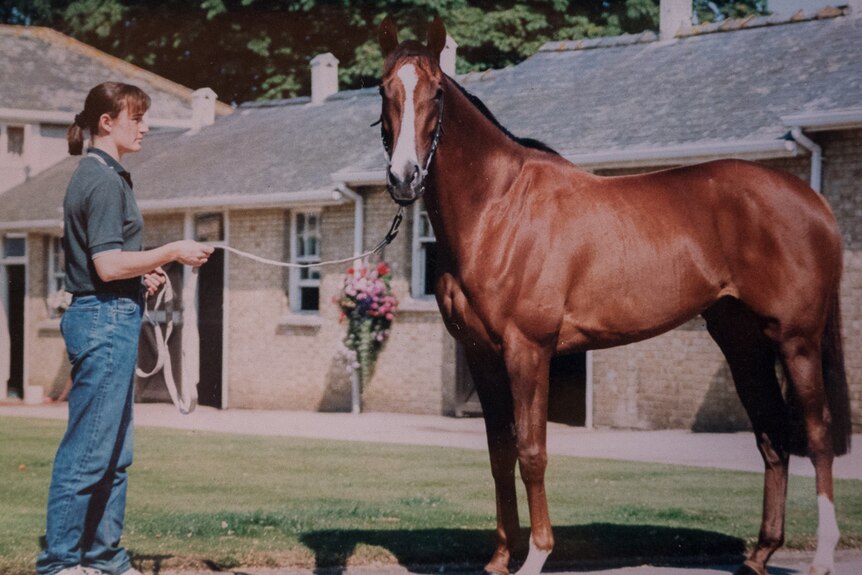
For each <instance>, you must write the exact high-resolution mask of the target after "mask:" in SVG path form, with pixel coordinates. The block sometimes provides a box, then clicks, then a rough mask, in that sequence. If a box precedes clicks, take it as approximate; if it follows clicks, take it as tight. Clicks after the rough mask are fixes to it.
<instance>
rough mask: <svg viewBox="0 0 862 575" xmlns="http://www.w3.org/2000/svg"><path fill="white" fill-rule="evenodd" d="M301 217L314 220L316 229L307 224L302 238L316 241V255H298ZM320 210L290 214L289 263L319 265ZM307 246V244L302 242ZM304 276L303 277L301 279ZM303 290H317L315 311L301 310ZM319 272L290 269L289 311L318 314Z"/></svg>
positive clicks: (292, 212)
mask: <svg viewBox="0 0 862 575" xmlns="http://www.w3.org/2000/svg"><path fill="white" fill-rule="evenodd" d="M300 216H302V217H303V218H305V219H306V222H307V220H308V217H310V216H313V217H314V218H316V222H317V223H316V227H315V228H314V229H309V228H308V226H307V224H306V225H305V226H304V230H303V237H304V239H306V240H309V239H316V240H317V242H316V245H317V253H313V254H308V253H302V254H301V253H300V250H299V241H298V240H299V218H300ZM321 216H322V210H321V209H320V208H316V209H315V208H307V209H299V210H293V211H291V213H290V261H292V262H294V263H297V264H316V263H320V261H321V258H320V251H321V241H322V233H321V232H322V230H321ZM304 243H305V244H306V245H308V242H307V241H306V242H304ZM303 276H305V277H303ZM304 288H317V292H318V302H317V309H303V308H302V290H303V289H304ZM319 294H320V270H319V269H318V268H309V269H296V268H291V269H290V280H289V286H288V299H289V301H290V309H291V311H293V312H296V313H309V314H317V313H319V312H320V296H319Z"/></svg>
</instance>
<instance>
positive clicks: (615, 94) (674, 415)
mask: <svg viewBox="0 0 862 575" xmlns="http://www.w3.org/2000/svg"><path fill="white" fill-rule="evenodd" d="M685 4H686V3H685V2H676V3H675V5H677V7H680V8H681V15H677V16H675V17H674V12H673V11H670V12H669V15H670V16H671V17H670V18H669V19H667V20H663V22H662V30H660V31H659V33H658V34H656V33H652V32H647V33H643V34H638V35H626V36H620V37H615V38H601V39H595V40H581V41H572V42H555V43H551V44H548V45H546V46H543V47H542V48H541V49H540V50H539V52H537V53H536V54H535V55H534V56H533V57H531V58H528V59H527V60H526V61H524V62H523V63H521V64H519V65H517V66H514V67H511V68H507V69H504V70H494V71H488V72H485V73H481V74H479V73H474V74H469V75H466V76H462V77H459V78H458V79H459V81H460V82H461V83H462V84H463V85H464V86H465V87H466V88H467V89H468V90H469V91H471V92H473V93H475V94H476V95H477V96H479V97H480V98H481V99H482V100H483V101H484V102H485V103H486V104H487V106H488V107H489V108H490V109H491V110H492V111H493V112H494V114H495V115H496V116H497V118H498V119H499V120H500V122H501V123H502V124H503V125H504V126H506V127H507V128H508V129H509V130H510V131H512V132H513V133H515V134H517V135H520V136H529V137H535V138H538V139H541V140H542V141H544V142H546V143H547V144H549V145H550V146H552V147H553V148H555V149H556V150H558V151H559V152H560V153H561V154H562V155H563V156H564V157H566V158H568V159H570V160H571V161H573V162H574V163H575V164H577V165H579V166H581V167H583V168H585V169H589V170H591V171H594V172H597V173H601V174H622V173H631V172H634V171H645V170H651V169H656V168H662V167H667V166H672V165H681V164H688V163H694V162H698V161H703V160H709V159H715V158H720V157H738V158H745V159H750V160H754V161H758V162H763V163H764V164H766V165H770V166H775V167H779V168H782V169H785V170H788V171H790V172H792V173H794V174H796V175H798V176H799V177H801V178H803V179H805V180H807V181H810V182H811V184H812V186H813V187H815V188H816V189H819V190H820V191H821V192H822V193H823V194H824V195H825V196H826V198H827V199H828V200H829V201H830V203H831V204H832V206H833V208H834V210H835V212H836V215H837V216H838V218H839V221H840V225H841V229H842V231H843V233H844V238H845V247H846V252H845V253H846V256H845V262H846V265H845V267H846V271H845V277H844V283H843V288H842V298H843V312H844V334H845V340H846V345H845V351H846V355H847V367H848V373H849V376H850V383H851V396H852V401H853V411H854V425H855V429H856V430H857V431H858V430H860V429H862V348H860V346H859V345H857V344H855V342H858V341H859V340H860V336H862V293H860V292H862V194H860V189H859V188H860V183H859V182H860V180H862V60H860V58H859V55H858V46H860V45H862V25H860V22H862V20H860V18H859V17H860V15H862V6H859V5H858V3H853V4H852V5H851V7H849V8H848V7H844V8H830V9H824V10H821V11H819V12H818V13H816V14H796V15H794V16H793V17H791V18H786V19H780V18H775V17H762V18H750V19H746V20H739V21H737V20H733V21H725V22H721V23H718V24H709V25H700V26H693V25H691V24H690V22H691V17H690V15H691V13H690V9H688V11H686V8H685ZM450 56H451V55H450ZM312 74H313V75H314V79H315V81H313V82H312V84H313V93H312V95H311V97H310V98H297V99H292V100H287V101H275V102H264V103H256V104H248V105H243V106H241V107H240V108H239V109H238V110H237V111H236V112H235V113H234V114H232V115H230V116H228V117H225V118H222V119H219V120H218V121H216V122H215V123H214V124H213V125H210V126H206V127H203V128H201V129H199V130H194V131H182V130H175V131H167V130H163V131H161V133H157V134H153V135H152V136H151V137H149V138H148V140H147V141H146V142H145V146H144V151H142V152H140V153H138V154H135V155H132V156H129V157H128V162H127V164H128V167H129V168H130V170H131V172H132V174H133V176H134V179H135V186H136V195H137V196H138V199H139V205H140V207H141V209H142V211H143V212H144V214H145V219H146V228H145V229H146V242H147V244H148V245H156V244H160V243H163V242H165V241H169V240H173V239H180V238H184V237H186V238H198V239H201V240H205V241H210V242H212V243H213V244H214V245H219V244H228V245H230V246H232V247H234V248H237V249H240V250H244V251H247V252H251V253H254V254H257V255H259V256H262V257H266V258H270V259H275V260H287V259H300V260H302V261H315V260H317V261H321V260H330V259H339V258H349V257H351V256H352V255H355V254H358V253H361V252H363V251H365V250H367V249H369V248H370V247H372V246H374V245H375V244H376V243H377V242H378V241H379V240H380V238H381V237H382V236H383V235H384V234H385V232H386V231H387V229H388V226H389V221H390V219H391V217H392V215H393V214H394V212H395V205H394V204H393V203H392V202H391V200H389V198H388V195H387V194H386V192H385V190H384V188H383V183H384V167H385V164H384V158H383V153H382V148H381V145H380V141H379V131H378V129H377V128H373V127H370V125H371V124H372V123H374V122H375V121H376V120H377V118H378V117H379V105H380V100H379V97H378V95H377V91H376V90H375V89H366V90H354V91H342V92H339V91H338V90H337V80H336V78H337V61H336V60H335V59H334V58H332V57H331V55H323V56H320V57H318V58H316V59H315V60H314V61H312ZM441 145H445V142H444V143H442V144H441ZM75 164H76V160H75V159H69V160H66V161H63V162H61V163H60V164H58V165H56V166H54V167H53V168H50V169H48V170H45V171H44V172H43V173H41V174H39V175H37V176H35V177H33V178H31V179H30V180H29V181H28V182H26V183H24V184H22V185H19V186H17V187H15V188H14V189H12V190H10V191H9V192H7V193H5V194H3V195H2V196H0V233H3V234H7V236H8V234H10V233H16V234H19V236H22V237H25V238H26V248H27V249H26V256H25V258H24V259H25V261H24V264H25V267H26V277H27V278H28V279H27V286H26V297H25V298H24V300H23V304H22V305H23V314H21V315H22V316H23V318H24V319H23V322H24V326H25V329H24V330H23V331H24V339H25V341H24V345H23V346H21V347H22V349H23V351H22V352H21V355H20V357H18V358H17V359H16V361H18V362H19V363H20V364H21V366H22V370H21V371H22V372H23V374H24V375H23V377H24V379H23V381H24V386H25V387H26V386H38V387H40V388H42V389H44V391H45V393H47V394H51V393H55V392H56V391H55V390H56V389H57V387H58V386H60V385H61V383H62V381H63V379H64V378H65V376H66V370H67V369H68V368H67V366H66V362H65V358H64V352H63V345H62V338H61V337H60V335H59V332H58V330H57V324H58V319H57V318H56V317H52V315H55V314H53V313H52V311H51V310H50V309H49V307H48V305H47V304H46V298H47V297H48V295H49V291H50V290H49V289H48V287H47V286H48V283H49V282H50V278H52V277H54V276H52V274H56V268H55V267H52V266H53V264H52V263H51V262H52V261H53V260H52V257H51V256H52V252H51V245H52V243H53V241H54V240H53V238H54V237H56V235H57V234H59V232H60V221H59V214H58V213H57V206H59V205H60V202H61V197H62V194H63V191H64V189H65V185H66V182H67V181H68V178H69V176H70V174H71V172H72V170H73V169H74V167H75ZM300 246H302V247H300ZM384 257H385V259H386V261H387V262H389V263H390V264H391V265H392V267H393V269H394V271H395V275H396V279H395V289H396V292H397V295H398V297H399V299H400V301H401V307H400V310H399V313H398V317H397V319H396V322H395V325H394V327H393V333H392V337H391V338H390V340H389V342H388V343H387V345H386V348H385V349H384V351H383V352H382V354H381V355H380V358H379V360H378V363H377V367H376V370H375V373H374V377H373V380H372V381H371V382H370V384H369V385H368V386H367V387H366V389H365V390H364V391H363V396H362V401H363V408H364V409H366V410H374V411H401V412H413V413H444V414H458V413H464V412H471V411H475V410H476V409H477V406H476V403H475V398H474V397H473V395H472V390H471V384H470V381H469V376H468V375H467V374H466V369H465V367H464V362H463V359H462V357H461V354H460V351H459V349H458V346H457V345H456V344H455V343H454V340H453V339H452V338H451V337H450V336H449V335H448V334H447V333H446V330H445V328H444V327H443V325H442V322H441V320H440V318H439V315H438V312H437V310H436V304H435V303H434V301H433V298H431V297H429V293H430V291H431V290H430V284H431V283H432V280H433V260H434V238H433V232H432V231H431V230H430V228H429V226H428V224H427V219H426V218H425V216H424V214H423V212H422V206H421V205H416V206H414V207H413V208H412V209H411V210H410V211H408V214H407V217H406V218H405V222H404V224H403V225H402V232H401V234H400V235H399V237H398V238H397V239H396V241H395V242H394V243H393V244H392V245H390V246H388V247H387V248H386V251H385V254H384ZM343 271H344V270H343V269H341V268H323V269H321V270H320V272H319V273H310V274H301V273H298V272H297V273H293V272H285V271H284V270H283V269H281V268H276V267H269V266H263V265H261V264H259V263H256V262H253V261H250V260H247V259H244V258H240V257H237V256H235V255H234V254H230V253H227V254H226V253H224V252H223V251H220V250H219V251H217V252H216V256H215V257H214V258H213V259H212V260H211V262H210V263H209V264H207V265H206V266H205V267H204V268H203V269H202V270H201V273H200V278H199V281H198V292H197V294H196V295H192V294H188V293H187V294H184V295H185V299H186V306H187V307H188V304H189V303H191V302H192V301H195V302H196V303H197V311H198V313H197V316H198V320H197V321H196V322H188V325H185V324H183V322H182V321H181V319H180V314H177V316H176V319H177V323H178V324H182V325H180V327H179V329H180V333H179V335H175V337H174V340H173V341H174V343H173V346H174V352H175V353H174V359H175V362H176V369H175V372H181V373H182V374H183V377H184V378H186V380H187V381H200V384H199V391H200V393H201V397H202V403H205V404H209V405H214V406H218V407H223V408H289V409H302V410H347V409H349V408H350V401H351V397H350V382H349V380H348V377H347V375H346V373H345V372H344V369H343V367H342V366H341V365H340V362H339V360H338V349H339V344H340V340H341V338H342V337H343V334H344V329H345V326H344V325H343V324H341V323H339V318H338V316H339V311H338V309H337V308H336V306H335V305H334V304H333V303H331V302H332V299H333V297H334V296H335V295H337V294H338V292H339V289H340V286H341V281H342V278H343ZM171 274H172V277H173V280H174V284H175V287H176V288H177V290H178V291H179V292H182V286H183V284H184V283H186V282H188V280H189V279H190V277H191V276H190V273H189V271H188V270H180V269H175V270H173V271H172V272H171ZM186 285H188V284H187V283H186ZM192 298H194V300H193V299H192ZM187 317H188V316H187ZM184 342H185V349H186V352H187V353H186V354H183V353H181V351H182V350H181V349H180V347H181V346H182V345H183V343H184ZM190 342H191V343H190ZM190 346H193V347H194V349H192V347H190ZM138 393H139V398H140V399H142V400H163V399H164V392H163V390H162V388H161V386H160V382H158V381H150V382H141V385H139V392H138ZM551 412H552V414H551V415H552V419H556V420H561V421H567V422H569V423H572V424H576V425H587V426H592V425H595V426H616V427H633V428H669V427H676V428H679V427H682V428H694V429H712V430H715V429H740V428H744V427H746V426H747V422H746V420H745V415H744V413H743V412H742V409H741V407H740V405H739V401H738V400H737V399H736V396H735V392H734V391H733V385H732V382H731V381H730V378H729V373H728V370H727V367H726V365H725V363H724V361H723V358H722V357H721V354H720V352H719V351H718V348H717V346H715V344H714V343H713V342H712V340H711V339H710V338H709V337H708V335H707V334H706V331H705V329H704V325H703V322H702V321H700V320H697V319H696V320H693V321H691V322H689V323H687V324H686V325H683V326H682V327H680V328H677V329H675V330H673V331H671V332H669V333H667V334H665V335H662V336H659V337H657V338H654V339H651V340H648V341H645V342H641V343H638V344H634V345H629V346H625V347H621V348H615V349H609V350H601V351H596V352H589V353H586V354H580V355H576V356H572V357H569V358H559V359H557V360H555V363H554V365H553V366H552V389H551Z"/></svg>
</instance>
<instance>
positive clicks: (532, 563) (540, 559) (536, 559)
mask: <svg viewBox="0 0 862 575" xmlns="http://www.w3.org/2000/svg"><path fill="white" fill-rule="evenodd" d="M550 554H551V552H550V551H542V550H541V549H539V548H538V547H536V544H535V543H533V538H532V537H530V552H529V553H528V554H527V560H526V561H524V564H523V565H521V568H520V569H518V572H517V573H515V575H539V574H540V573H541V572H542V567H543V566H544V565H545V561H547V559H548V555H550Z"/></svg>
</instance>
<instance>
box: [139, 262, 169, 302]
mask: <svg viewBox="0 0 862 575" xmlns="http://www.w3.org/2000/svg"><path fill="white" fill-rule="evenodd" d="M166 281H167V275H166V274H165V270H163V269H162V268H160V267H158V268H156V269H154V270H153V271H151V272H149V273H146V274H144V287H146V288H147V295H148V296H149V295H155V294H157V293H159V290H160V289H162V286H163V285H165V282H166Z"/></svg>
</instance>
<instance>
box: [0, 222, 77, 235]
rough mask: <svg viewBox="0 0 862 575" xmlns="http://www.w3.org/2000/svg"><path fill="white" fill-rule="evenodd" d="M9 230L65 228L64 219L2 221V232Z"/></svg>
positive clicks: (0, 226) (59, 229) (0, 229)
mask: <svg viewBox="0 0 862 575" xmlns="http://www.w3.org/2000/svg"><path fill="white" fill-rule="evenodd" d="M9 230H29V231H33V230H58V231H62V230H63V220H62V219H58V220H20V221H16V222H0V232H5V231H9Z"/></svg>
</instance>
